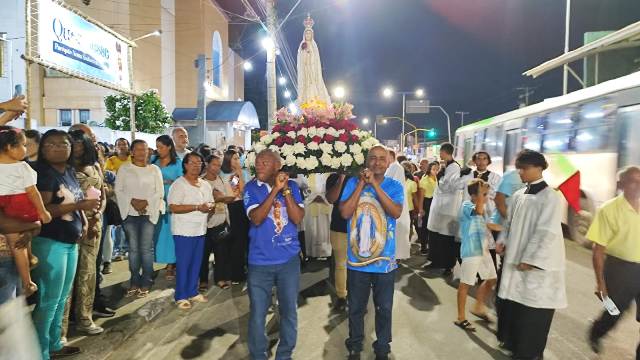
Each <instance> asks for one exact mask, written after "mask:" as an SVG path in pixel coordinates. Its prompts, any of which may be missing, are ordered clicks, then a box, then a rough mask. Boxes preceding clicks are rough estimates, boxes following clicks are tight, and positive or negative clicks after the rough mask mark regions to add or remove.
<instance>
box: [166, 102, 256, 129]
mask: <svg viewBox="0 0 640 360" xmlns="http://www.w3.org/2000/svg"><path fill="white" fill-rule="evenodd" d="M206 109H207V111H206V119H207V121H212V122H232V123H236V122H237V123H240V124H242V125H244V126H247V127H249V128H252V129H255V128H259V127H260V122H259V120H258V113H257V112H256V108H255V107H254V106H253V104H252V103H251V102H249V101H211V102H209V103H208V104H207V108H206ZM173 119H174V120H175V121H176V122H179V121H194V120H198V109H196V108H176V109H175V110H173Z"/></svg>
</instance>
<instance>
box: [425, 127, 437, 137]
mask: <svg viewBox="0 0 640 360" xmlns="http://www.w3.org/2000/svg"><path fill="white" fill-rule="evenodd" d="M436 135H437V134H436V129H431V130H429V131H427V137H428V138H429V139H435V138H436Z"/></svg>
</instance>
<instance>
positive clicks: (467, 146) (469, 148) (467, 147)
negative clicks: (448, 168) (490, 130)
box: [463, 138, 473, 164]
mask: <svg viewBox="0 0 640 360" xmlns="http://www.w3.org/2000/svg"><path fill="white" fill-rule="evenodd" d="M472 152H473V139H471V138H469V139H465V140H464V158H463V162H464V164H467V163H469V160H471V155H473V154H472Z"/></svg>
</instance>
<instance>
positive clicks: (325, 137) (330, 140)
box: [324, 134, 336, 143]
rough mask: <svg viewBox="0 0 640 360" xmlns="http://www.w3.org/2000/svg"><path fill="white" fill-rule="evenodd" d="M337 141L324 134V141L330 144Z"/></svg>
mask: <svg viewBox="0 0 640 360" xmlns="http://www.w3.org/2000/svg"><path fill="white" fill-rule="evenodd" d="M335 140H336V138H335V137H334V136H332V135H329V134H324V141H326V142H328V143H332V142H334V141H335Z"/></svg>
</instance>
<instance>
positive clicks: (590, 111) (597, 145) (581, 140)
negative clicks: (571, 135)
mask: <svg viewBox="0 0 640 360" xmlns="http://www.w3.org/2000/svg"><path fill="white" fill-rule="evenodd" d="M606 112H607V111H606V106H605V103H604V102H603V101H599V102H596V103H591V104H585V105H583V106H582V107H581V109H580V114H579V123H578V131H577V134H576V140H575V142H576V151H578V152H589V151H598V150H610V148H611V146H612V144H611V143H612V141H611V136H612V134H613V123H612V122H611V120H612V118H613V116H611V114H606Z"/></svg>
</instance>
